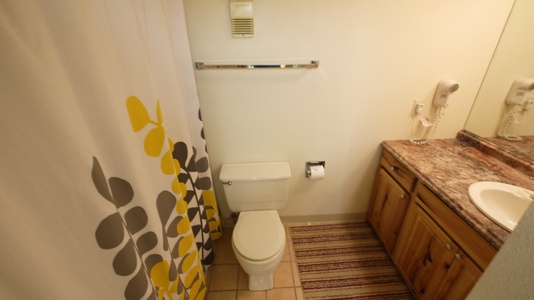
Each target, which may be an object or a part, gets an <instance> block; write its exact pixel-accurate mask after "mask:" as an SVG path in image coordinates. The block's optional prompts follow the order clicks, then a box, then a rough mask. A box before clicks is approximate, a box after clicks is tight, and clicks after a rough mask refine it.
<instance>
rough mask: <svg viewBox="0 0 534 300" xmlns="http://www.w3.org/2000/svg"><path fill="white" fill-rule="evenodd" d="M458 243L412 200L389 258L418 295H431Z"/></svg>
mask: <svg viewBox="0 0 534 300" xmlns="http://www.w3.org/2000/svg"><path fill="white" fill-rule="evenodd" d="M457 251H458V247H457V246H456V244H454V242H453V241H452V240H451V239H450V238H449V236H448V235H447V234H445V232H443V231H442V230H441V228H439V227H438V226H437V224H436V223H434V221H432V219H431V218H430V217H429V216H428V215H427V214H426V212H425V211H424V210H423V209H422V208H421V207H420V206H419V205H417V202H415V201H414V202H412V203H411V204H410V207H409V209H408V212H407V213H406V218H405V220H404V226H403V230H402V231H401V233H400V236H399V241H398V243H397V247H396V248H395V252H394V253H393V260H394V262H395V263H396V264H397V267H398V268H399V271H400V273H401V274H402V275H403V276H404V279H405V280H406V281H407V283H408V285H409V286H410V288H411V289H412V291H413V292H414V294H416V295H417V298H418V299H435V296H436V293H437V292H438V290H439V289H440V287H441V285H442V281H443V279H444V278H445V276H446V274H447V272H448V269H449V268H450V266H451V264H452V262H453V260H454V254H456V252H457Z"/></svg>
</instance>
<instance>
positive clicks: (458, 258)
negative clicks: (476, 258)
mask: <svg viewBox="0 0 534 300" xmlns="http://www.w3.org/2000/svg"><path fill="white" fill-rule="evenodd" d="M454 258H456V260H457V261H461V260H462V257H461V256H460V254H458V253H456V254H454Z"/></svg>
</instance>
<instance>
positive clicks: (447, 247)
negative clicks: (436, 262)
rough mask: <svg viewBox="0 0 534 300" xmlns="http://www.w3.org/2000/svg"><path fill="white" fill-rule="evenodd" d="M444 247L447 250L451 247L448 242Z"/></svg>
mask: <svg viewBox="0 0 534 300" xmlns="http://www.w3.org/2000/svg"><path fill="white" fill-rule="evenodd" d="M445 249H447V251H451V249H452V248H451V245H449V244H447V245H445ZM456 255H458V254H456Z"/></svg>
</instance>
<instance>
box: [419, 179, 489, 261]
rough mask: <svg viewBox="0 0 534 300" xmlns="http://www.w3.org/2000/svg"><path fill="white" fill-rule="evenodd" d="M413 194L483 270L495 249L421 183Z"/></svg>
mask: <svg viewBox="0 0 534 300" xmlns="http://www.w3.org/2000/svg"><path fill="white" fill-rule="evenodd" d="M415 194H416V195H417V199H418V200H419V201H420V202H421V203H420V205H421V207H423V209H424V210H425V211H426V212H427V213H428V214H429V215H430V216H431V217H432V219H433V220H434V221H435V222H436V223H437V224H438V225H439V226H440V227H441V228H442V229H443V230H444V231H445V232H446V233H447V234H448V235H449V236H451V237H452V238H453V240H455V241H456V243H457V244H458V245H459V246H460V248H462V249H463V250H464V251H465V253H466V254H467V255H468V256H470V257H471V259H472V260H473V261H474V262H475V263H476V264H477V265H478V266H479V267H480V268H481V269H482V270H485V269H486V268H487V267H488V265H489V263H490V261H491V260H492V259H493V257H494V256H495V254H496V253H497V250H496V249H495V248H493V246H491V245H490V244H489V243H488V242H487V241H486V240H485V239H484V238H482V237H481V236H480V234H478V233H477V232H476V231H475V230H474V229H473V228H471V226H469V225H468V224H467V223H466V222H465V221H464V220H462V219H461V218H460V217H459V216H458V215H457V214H456V213H454V212H453V211H452V210H451V209H450V208H449V207H448V206H447V205H446V204H445V203H443V201H441V200H440V199H439V198H438V197H437V196H436V195H434V193H433V192H432V191H430V190H429V189H428V188H427V187H426V186H424V185H423V184H422V183H418V184H417V185H416V187H415Z"/></svg>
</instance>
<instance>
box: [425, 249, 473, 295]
mask: <svg viewBox="0 0 534 300" xmlns="http://www.w3.org/2000/svg"><path fill="white" fill-rule="evenodd" d="M454 258H455V260H454V262H453V263H452V265H451V268H450V269H449V272H448V273H447V275H446V278H445V280H443V283H442V286H441V287H440V290H439V292H438V293H437V295H436V296H437V297H436V299H450V300H456V299H465V298H466V297H467V295H468V294H469V292H470V291H471V289H472V288H473V286H475V283H476V282H477V281H478V279H479V278H480V276H482V270H480V268H479V267H478V266H477V265H476V264H475V263H474V262H473V261H472V260H471V258H469V256H467V255H466V254H465V253H464V252H463V251H462V250H459V251H458V253H457V254H455V256H454Z"/></svg>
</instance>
